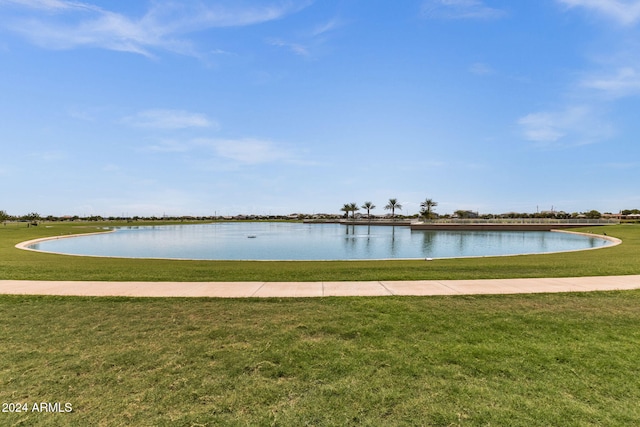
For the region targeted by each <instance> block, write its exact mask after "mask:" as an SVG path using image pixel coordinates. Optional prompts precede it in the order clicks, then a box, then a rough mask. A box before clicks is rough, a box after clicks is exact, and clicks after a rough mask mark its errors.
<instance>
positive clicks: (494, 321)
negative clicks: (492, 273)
mask: <svg viewBox="0 0 640 427" xmlns="http://www.w3.org/2000/svg"><path fill="white" fill-rule="evenodd" d="M639 306H640V291H627V292H595V293H583V294H546V295H540V294H537V295H508V296H473V297H471V296H465V297H460V296H458V297H424V298H420V297H384V298H381V297H378V298H353V297H349V298H309V299H266V300H257V299H244V300H243V299H228V300H227V299H195V298H194V299H176V298H174V299H171V298H166V299H155V298H140V299H135V298H79V297H26V296H0V322H1V324H2V325H3V327H2V328H1V329H0V342H2V346H0V401H1V402H13V403H20V404H24V403H26V404H27V405H28V408H29V409H31V408H32V406H33V403H39V402H60V403H61V406H62V407H64V404H66V403H69V404H70V405H71V407H72V410H73V412H71V413H40V412H26V413H19V414H16V413H14V414H11V413H0V425H3V426H4V425H6V426H14V425H15V426H22V425H24V426H26V425H28V426H63V425H73V426H89V425H91V426H120V425H132V426H133V425H135V426H217V425H232V426H233V425H237V426H245V425H256V426H269V425H279V426H302V425H314V426H343V425H354V426H355V425H375V426H383V425H384V426H387V425H407V426H414V425H429V426H459V425H461V426H527V427H530V426H631V425H638V424H639V423H640V405H639V404H638V403H639V402H640V372H639V368H638V360H640V329H639V328H638V325H639V324H640V310H639V309H638V307H639Z"/></svg>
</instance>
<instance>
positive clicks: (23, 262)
mask: <svg viewBox="0 0 640 427" xmlns="http://www.w3.org/2000/svg"><path fill="white" fill-rule="evenodd" d="M104 225H105V224H95V223H85V224H78V223H51V224H47V223H44V224H42V225H40V226H38V227H30V228H27V227H26V224H16V223H9V224H7V225H6V226H1V225H0V279H32V280H115V281H120V280H132V281H342V280H417V279H425V280H427V279H480V278H509V277H571V276H599V275H624V274H640V262H639V260H640V256H639V254H640V225H615V226H606V227H592V228H591V229H585V230H582V231H591V232H593V233H594V234H602V233H605V232H606V233H607V234H608V235H609V236H615V237H619V238H621V239H622V240H623V242H624V243H623V244H622V245H619V246H616V247H611V248H604V249H599V250H591V251H582V252H571V253H562V254H548V255H522V256H513V257H487V258H468V259H441V260H433V261H423V260H414V261H330V262H326V261H325V262H305V261H294V262H286V261H282V262H280V261H278V262H260V261H255V262H247V261H172V260H151V259H148V260H134V259H123V258H94V257H75V256H65V255H56V254H44V253H34V252H28V251H22V250H18V249H15V248H14V245H15V244H17V243H19V242H22V241H26V240H31V239H35V238H39V237H47V236H60V235H68V234H77V233H86V232H95V231H98V230H101V229H102V227H103V226H104ZM109 225H110V226H111V225H113V224H109ZM138 225H139V224H138Z"/></svg>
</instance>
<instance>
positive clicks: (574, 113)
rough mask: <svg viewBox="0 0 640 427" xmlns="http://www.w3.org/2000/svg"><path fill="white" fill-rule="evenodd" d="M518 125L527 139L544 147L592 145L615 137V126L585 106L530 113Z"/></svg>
mask: <svg viewBox="0 0 640 427" xmlns="http://www.w3.org/2000/svg"><path fill="white" fill-rule="evenodd" d="M517 123H518V125H519V126H520V129H521V132H522V136H523V137H524V139H526V140H528V141H531V142H534V143H536V144H537V145H538V146H540V147H552V146H553V147H568V146H576V145H584V144H591V143H595V142H599V141H602V140H605V139H607V138H610V137H611V136H612V135H613V129H612V126H611V125H610V124H608V123H605V122H603V121H602V119H599V118H598V114H597V113H596V112H594V111H593V109H592V108H590V107H588V106H585V105H581V106H572V107H568V108H566V109H564V110H560V111H542V112H536V113H530V114H527V115H526V116H523V117H521V118H520V119H518V122H517Z"/></svg>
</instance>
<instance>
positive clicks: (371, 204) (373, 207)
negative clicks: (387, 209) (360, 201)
mask: <svg viewBox="0 0 640 427" xmlns="http://www.w3.org/2000/svg"><path fill="white" fill-rule="evenodd" d="M375 207H376V205H374V204H373V203H371V202H364V205H362V206H361V208H362V209H366V210H367V219H370V218H371V215H369V212H370V211H371V209H375Z"/></svg>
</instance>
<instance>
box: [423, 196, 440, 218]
mask: <svg viewBox="0 0 640 427" xmlns="http://www.w3.org/2000/svg"><path fill="white" fill-rule="evenodd" d="M436 206H438V202H435V201H433V199H426V200H425V201H424V202H422V203H420V207H421V208H422V211H420V213H421V214H422V216H424V219H430V218H431V216H432V215H433V212H432V209H433V208H435V207H436Z"/></svg>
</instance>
